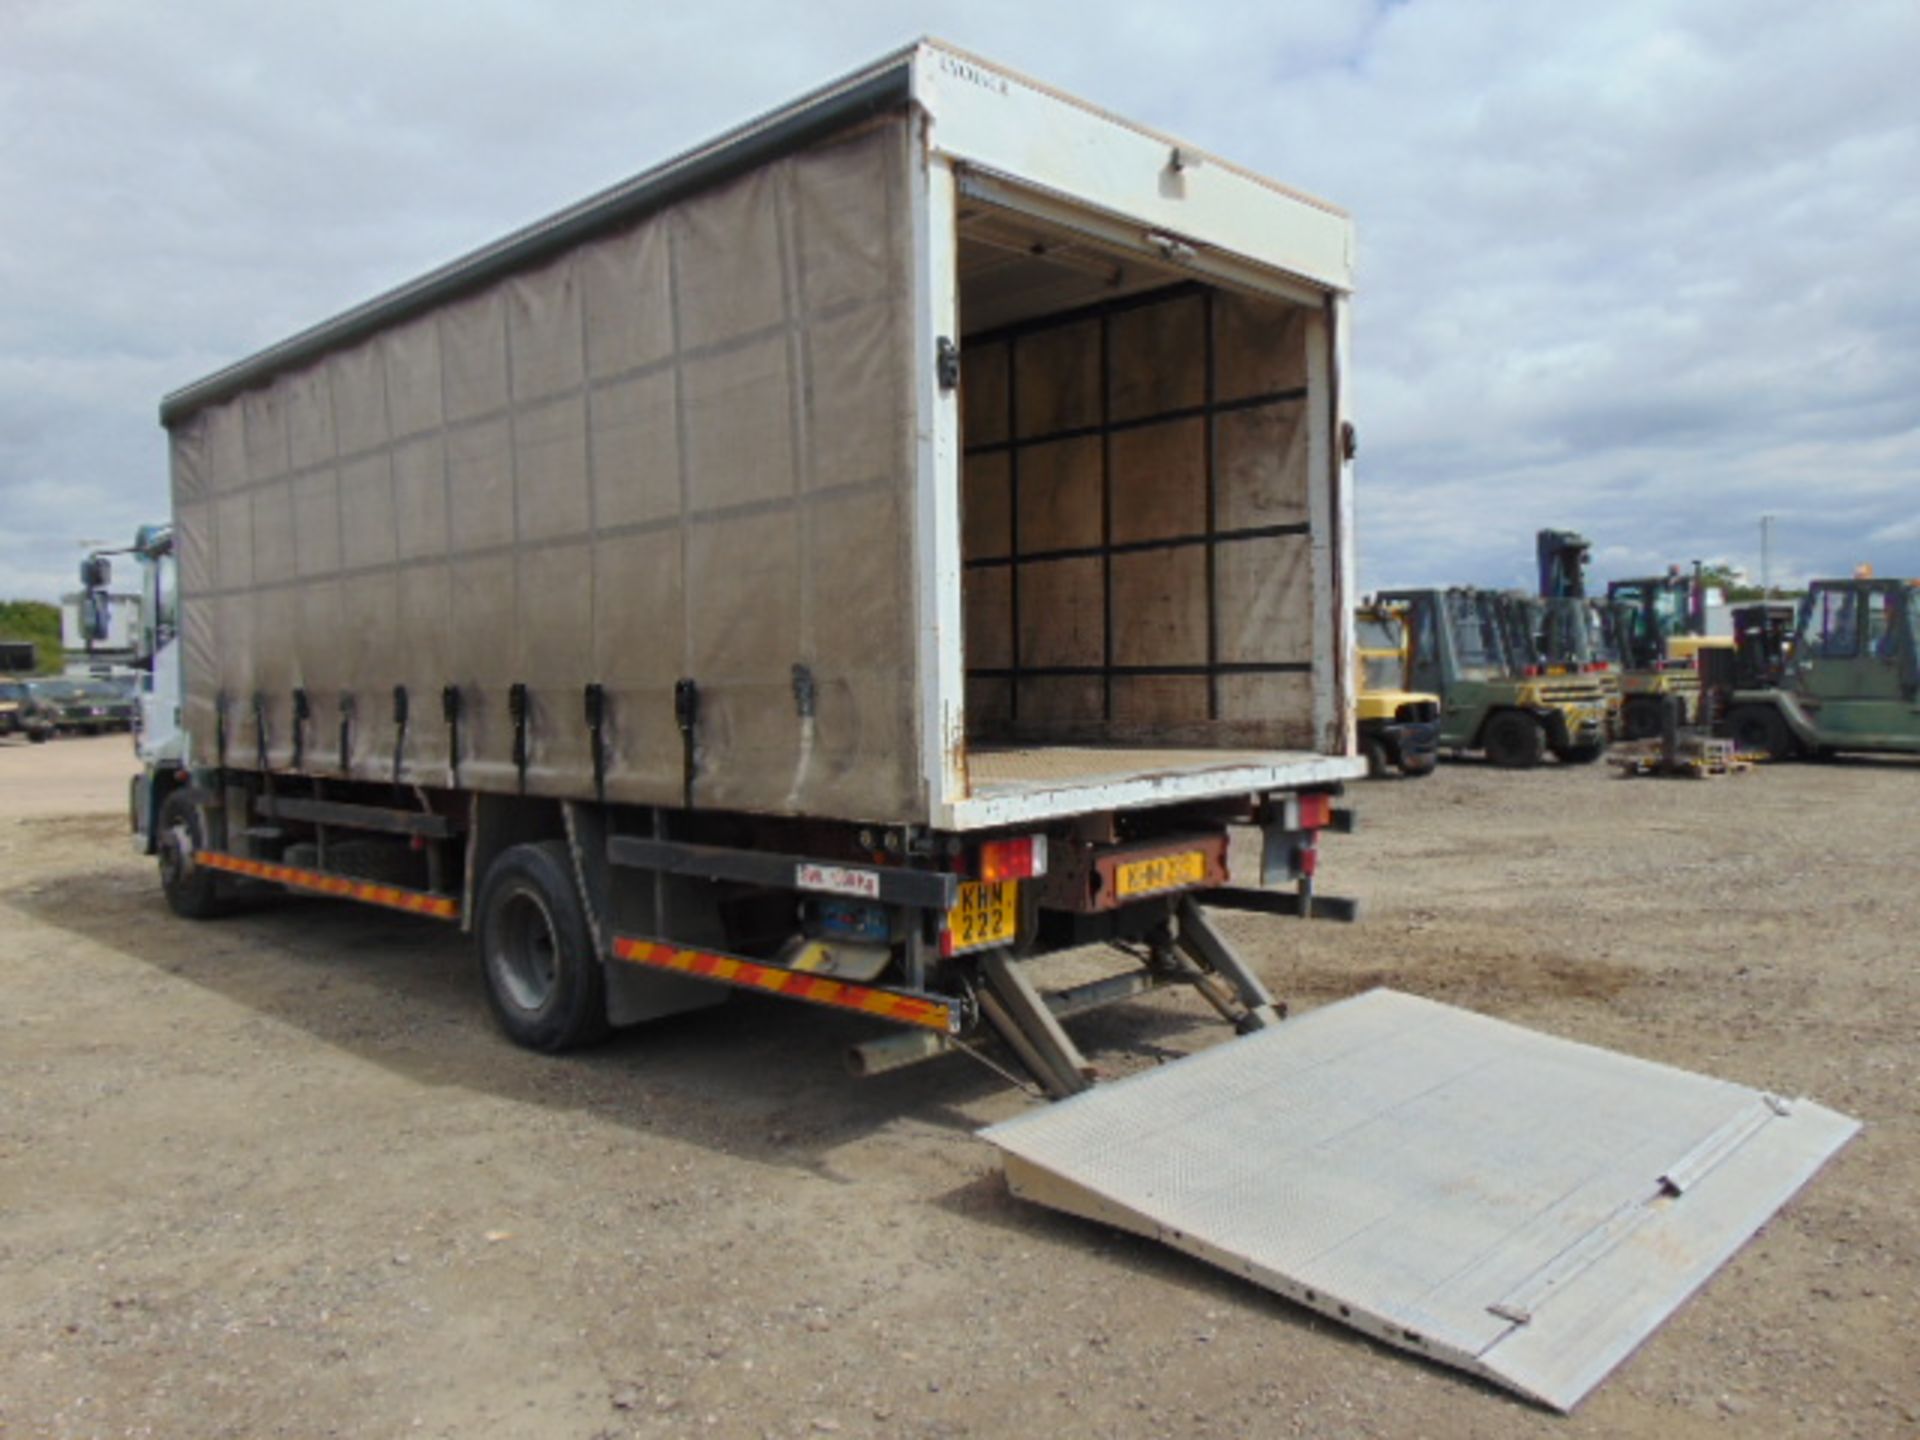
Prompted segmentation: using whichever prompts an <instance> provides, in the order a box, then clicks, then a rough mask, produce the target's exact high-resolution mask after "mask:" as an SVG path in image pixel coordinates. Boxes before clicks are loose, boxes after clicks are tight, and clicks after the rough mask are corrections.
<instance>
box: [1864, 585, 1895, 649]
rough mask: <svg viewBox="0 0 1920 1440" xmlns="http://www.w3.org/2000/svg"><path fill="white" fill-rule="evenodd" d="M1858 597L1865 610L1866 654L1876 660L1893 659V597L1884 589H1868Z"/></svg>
mask: <svg viewBox="0 0 1920 1440" xmlns="http://www.w3.org/2000/svg"><path fill="white" fill-rule="evenodd" d="M1860 598H1861V600H1862V601H1863V602H1865V605H1866V610H1867V624H1866V636H1867V654H1869V655H1871V656H1873V658H1874V659H1876V660H1891V659H1893V646H1894V634H1893V603H1892V599H1893V597H1892V596H1890V595H1888V594H1887V592H1886V591H1884V590H1869V591H1868V592H1867V593H1866V594H1865V595H1862V596H1861V597H1860Z"/></svg>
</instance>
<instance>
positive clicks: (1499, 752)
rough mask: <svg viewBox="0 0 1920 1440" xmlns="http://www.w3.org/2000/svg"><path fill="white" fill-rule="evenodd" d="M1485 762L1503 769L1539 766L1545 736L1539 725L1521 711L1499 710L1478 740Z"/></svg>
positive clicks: (1545, 741)
mask: <svg viewBox="0 0 1920 1440" xmlns="http://www.w3.org/2000/svg"><path fill="white" fill-rule="evenodd" d="M1481 747H1482V748H1483V749H1484V750H1485V751H1486V752H1487V759H1489V760H1491V761H1492V762H1493V763H1494V764H1496V765H1498V766H1499V767H1500V768H1501V769H1503V770H1531V769H1532V768H1533V767H1534V766H1535V765H1538V764H1539V763H1540V756H1541V754H1542V752H1544V751H1545V750H1546V748H1547V737H1546V736H1545V735H1544V734H1542V733H1541V730H1540V722H1539V721H1538V720H1535V719H1534V718H1533V716H1531V715H1529V714H1527V713H1526V712H1525V711H1522V710H1502V711H1501V712H1500V713H1499V714H1498V715H1496V716H1494V717H1493V718H1492V719H1491V720H1489V721H1488V722H1487V733H1486V735H1485V737H1484V738H1483V739H1482V741H1481Z"/></svg>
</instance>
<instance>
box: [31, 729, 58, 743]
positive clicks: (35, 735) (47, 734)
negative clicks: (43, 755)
mask: <svg viewBox="0 0 1920 1440" xmlns="http://www.w3.org/2000/svg"><path fill="white" fill-rule="evenodd" d="M27 739H29V740H31V741H32V742H33V743H34V744H36V745H44V744H46V743H47V741H49V740H51V739H53V732H52V731H51V730H29V731H27Z"/></svg>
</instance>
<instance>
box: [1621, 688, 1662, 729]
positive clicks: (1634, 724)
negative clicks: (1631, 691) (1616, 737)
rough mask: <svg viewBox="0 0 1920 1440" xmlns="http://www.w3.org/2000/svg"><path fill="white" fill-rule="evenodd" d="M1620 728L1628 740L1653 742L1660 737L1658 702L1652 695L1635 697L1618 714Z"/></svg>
mask: <svg viewBox="0 0 1920 1440" xmlns="http://www.w3.org/2000/svg"><path fill="white" fill-rule="evenodd" d="M1620 728H1621V729H1622V730H1624V731H1625V732H1626V736H1627V739H1629V740H1655V739H1658V738H1659V736H1660V701H1659V700H1658V699H1656V698H1655V697H1654V696H1652V695H1636V696H1634V697H1633V699H1631V700H1629V701H1627V703H1626V706H1625V708H1624V709H1622V710H1621V712H1620Z"/></svg>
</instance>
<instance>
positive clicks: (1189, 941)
mask: <svg viewBox="0 0 1920 1440" xmlns="http://www.w3.org/2000/svg"><path fill="white" fill-rule="evenodd" d="M1179 945H1180V948H1181V949H1182V950H1184V951H1186V953H1187V954H1188V955H1190V956H1192V957H1193V959H1194V961H1195V962H1196V963H1197V964H1198V965H1199V966H1200V968H1201V969H1203V970H1210V971H1212V972H1213V973H1214V974H1216V975H1219V976H1220V977H1222V978H1223V979H1224V980H1226V982H1227V983H1228V984H1229V985H1231V986H1233V988H1234V990H1235V992H1236V993H1237V994H1238V995H1239V997H1240V1001H1241V1003H1242V1004H1243V1005H1245V1006H1246V1007H1247V1008H1246V1014H1245V1015H1244V1016H1243V1017H1242V1018H1241V1020H1240V1026H1241V1028H1242V1029H1246V1030H1264V1029H1265V1028H1266V1027H1267V1026H1269V1025H1275V1024H1278V1023H1279V1021H1280V1017H1281V1015H1282V1013H1283V1011H1282V1009H1281V1007H1280V1005H1279V1004H1278V1003H1277V1002H1276V1001H1275V1000H1274V998H1273V996H1272V995H1271V994H1269V993H1268V991H1267V987H1266V986H1265V985H1263V984H1261V983H1260V977H1259V976H1258V975H1255V974H1254V973H1253V971H1252V970H1250V969H1248V968H1247V965H1246V963H1245V962H1244V961H1242V960H1241V958H1240V957H1239V956H1238V955H1236V954H1234V953H1233V949H1232V947H1231V946H1229V945H1228V944H1227V942H1226V941H1225V939H1223V938H1222V937H1221V935H1220V932H1219V931H1217V930H1215V929H1214V928H1213V926H1212V925H1210V924H1208V923H1207V917H1206V913H1205V912H1204V911H1202V910H1201V908H1200V907H1199V906H1198V905H1197V904H1195V903H1194V901H1193V900H1192V898H1191V897H1189V898H1187V899H1183V900H1182V901H1181V902H1180V935H1179Z"/></svg>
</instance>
